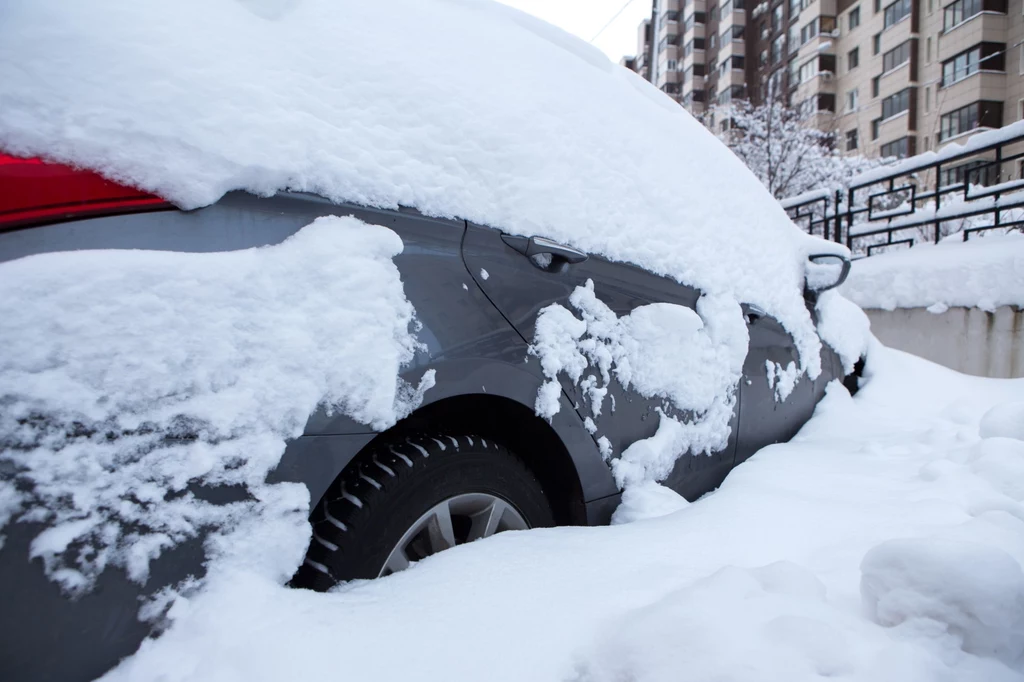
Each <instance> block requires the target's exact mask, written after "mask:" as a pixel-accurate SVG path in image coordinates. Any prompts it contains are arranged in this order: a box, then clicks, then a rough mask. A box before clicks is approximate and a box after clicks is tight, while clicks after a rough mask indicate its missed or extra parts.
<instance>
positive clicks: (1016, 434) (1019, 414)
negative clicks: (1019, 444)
mask: <svg viewBox="0 0 1024 682" xmlns="http://www.w3.org/2000/svg"><path fill="white" fill-rule="evenodd" d="M978 431H979V433H980V434H981V437H982V438H993V437H997V436H998V437H1002V438H1016V439H1017V440H1024V402H1022V403H1007V404H1005V405H997V406H995V407H993V408H992V409H991V410H989V411H988V412H986V413H985V416H984V417H982V418H981V424H979V425H978Z"/></svg>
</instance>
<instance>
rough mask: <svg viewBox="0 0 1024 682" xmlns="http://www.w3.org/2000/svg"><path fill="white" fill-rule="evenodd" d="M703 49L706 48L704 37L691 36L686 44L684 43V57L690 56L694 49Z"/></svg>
mask: <svg viewBox="0 0 1024 682" xmlns="http://www.w3.org/2000/svg"><path fill="white" fill-rule="evenodd" d="M703 49H704V39H703V38H691V39H690V40H689V41H688V42H687V43H686V45H683V56H684V57H689V56H690V55H691V54H693V51H694V50H703Z"/></svg>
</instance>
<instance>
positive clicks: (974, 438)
mask: <svg viewBox="0 0 1024 682" xmlns="http://www.w3.org/2000/svg"><path fill="white" fill-rule="evenodd" d="M868 369H869V370H870V371H869V372H867V373H866V375H865V376H866V377H867V380H866V381H865V382H864V384H863V385H862V387H861V390H860V392H859V393H858V394H857V395H856V396H855V397H851V396H850V395H849V393H847V392H846V391H845V389H843V387H842V385H840V384H839V383H838V382H833V383H831V384H830V385H829V390H828V394H827V396H826V398H825V399H824V400H823V401H822V402H821V403H819V405H818V407H817V409H816V410H815V414H814V417H813V418H812V419H811V421H810V422H808V423H807V424H806V425H805V427H804V428H803V429H802V430H801V431H800V433H799V434H798V435H797V437H796V438H794V439H793V440H792V441H790V442H788V443H784V444H778V445H773V446H770V447H768V448H765V449H764V450H762V451H761V452H759V453H757V454H756V455H754V456H753V457H752V458H751V459H749V460H747V461H746V462H744V463H743V464H742V465H741V466H739V467H738V468H737V469H735V470H734V471H733V472H732V473H730V474H729V477H728V478H727V479H726V480H725V482H724V483H723V484H722V486H721V488H719V490H718V491H716V492H715V494H714V495H708V496H705V497H704V498H702V499H700V500H698V501H697V502H694V503H693V504H691V505H689V506H688V507H687V508H686V510H685V511H683V512H680V513H675V514H669V515H666V516H662V517H660V518H653V519H649V520H647V521H645V522H643V523H630V524H621V525H615V526H612V527H607V528H579V527H574V528H569V527H566V528H552V529H538V530H531V531H528V532H509V533H500V534H499V535H497V536H495V537H493V538H488V539H486V540H483V541H480V542H474V543H470V544H468V545H461V546H459V547H456V548H455V549H453V550H450V551H447V552H442V553H440V554H437V555H435V556H432V557H429V558H428V559H426V560H424V561H421V562H418V563H417V564H416V566H415V567H413V568H412V569H411V570H408V571H404V572H402V573H398V574H396V575H393V576H389V577H388V578H385V579H383V580H377V581H366V582H359V583H355V584H350V585H347V586H345V587H344V588H342V589H339V590H336V591H334V592H331V593H328V594H312V593H309V592H307V591H304V590H289V589H286V588H284V587H282V586H280V585H277V584H274V583H273V582H272V581H270V580H268V579H267V578H265V577H262V576H253V575H252V574H251V573H248V572H246V571H245V570H244V569H243V570H236V571H233V572H232V573H230V574H228V575H222V576H220V578H219V579H218V578H214V579H212V580H211V582H210V584H209V586H208V588H207V589H205V590H204V591H203V592H201V593H200V594H198V595H196V596H195V597H193V598H191V599H189V600H187V601H185V602H183V603H180V604H179V606H180V608H174V609H172V612H173V613H172V625H171V627H170V629H169V630H167V631H166V632H165V633H164V634H163V635H162V636H161V637H160V638H159V639H155V640H150V641H148V642H146V643H145V644H144V645H143V647H142V649H141V650H140V651H139V653H138V654H137V655H135V656H133V657H130V658H128V659H126V660H125V661H124V662H123V663H122V664H121V666H120V667H119V668H118V669H117V670H115V671H114V672H112V673H111V674H110V675H108V676H107V678H106V679H107V681H108V682H119V681H121V680H124V681H130V682H146V681H147V680H154V681H155V680H159V681H160V682H207V681H209V682H220V681H221V680H233V679H245V680H251V681H253V682H260V681H264V680H265V681H266V682H279V681H280V680H283V679H289V680H291V679H322V678H330V677H331V675H335V676H336V674H337V670H338V662H339V661H343V662H344V667H345V674H346V676H347V677H348V678H350V679H354V680H404V679H423V680H452V681H457V682H461V681H466V682H469V681H474V682H475V681H477V680H488V681H489V682H522V681H523V680H530V681H531V682H533V681H537V682H565V681H566V680H577V682H582V681H584V680H586V681H588V682H605V681H609V682H610V681H614V682H620V681H622V680H632V681H634V682H666V681H674V680H680V679H686V680H701V681H703V680H721V681H729V682H751V681H753V680H756V681H761V680H770V681H772V682H774V681H776V680H779V681H785V682H820V681H821V680H822V679H823V678H826V677H827V678H828V679H841V680H843V681H844V682H909V681H913V682H954V681H955V682H982V681H983V682H1021V680H1022V679H1024V665H1022V664H1021V663H1018V664H1016V665H1008V664H1007V663H1004V662H1002V661H1000V660H999V659H997V658H992V657H989V656H979V655H975V654H972V653H968V652H965V651H964V650H963V648H962V646H961V645H962V642H961V640H960V639H959V636H958V635H954V634H951V633H950V632H949V631H948V630H949V627H948V626H946V625H944V624H942V623H939V622H937V621H932V622H931V623H932V624H931V625H929V624H928V623H929V622H928V621H925V620H924V619H919V618H912V619H910V620H909V621H907V622H905V623H904V624H903V625H900V626H894V627H890V626H883V625H880V624H878V623H876V622H875V621H873V620H871V619H869V618H868V617H867V615H866V613H865V610H864V606H863V603H862V597H861V593H860V584H861V580H862V577H863V574H862V572H861V568H860V566H861V563H862V561H863V560H864V558H865V555H867V554H868V553H869V552H870V551H871V550H872V549H873V548H876V547H878V546H880V545H882V544H883V543H885V542H886V541H889V540H894V539H900V538H927V539H932V540H934V539H936V538H938V539H941V540H943V541H946V542H953V543H971V546H978V545H982V546H984V547H985V548H987V550H986V549H983V550H980V551H979V552H978V553H973V550H972V553H971V556H976V557H980V558H981V559H982V560H983V561H985V562H986V565H989V559H991V561H992V563H991V566H995V567H996V568H995V569H994V571H993V572H994V573H995V574H996V577H997V579H998V580H1000V581H1002V582H1000V583H999V585H1002V586H1003V587H1005V588H1007V590H1004V595H1003V596H1004V598H1005V596H1006V595H1010V596H1012V595H1013V591H1012V590H1013V589H1015V588H1014V587H1013V584H1014V583H1013V578H1011V577H1009V575H1010V573H1012V572H1013V571H1012V570H1011V569H1010V568H1009V566H1008V564H1006V563H1005V562H1006V557H1005V555H1001V554H999V552H1004V553H1005V554H1008V555H1010V556H1012V557H1013V559H1014V560H1015V561H1016V562H1017V563H1018V564H1024V505H1022V504H1021V503H1019V502H1016V501H1014V500H1012V499H1010V498H1008V497H1007V496H1006V495H1004V494H1002V493H1001V492H1000V491H999V490H996V489H994V488H993V486H992V485H991V483H990V482H989V481H988V480H987V479H985V478H984V477H981V476H979V475H977V474H975V473H974V472H973V471H972V470H971V468H970V460H971V457H972V452H973V450H974V448H975V447H976V446H977V445H978V443H980V442H983V441H982V440H981V439H980V438H979V435H978V423H979V422H980V420H981V418H982V416H983V415H984V414H985V413H986V412H987V411H988V410H989V409H991V408H992V407H993V406H994V405H1000V404H1004V403H1007V402H1013V401H1020V400H1022V399H1024V380H1009V381H1007V380H992V379H981V378H977V377H968V376H964V375H961V374H957V373H955V372H952V371H950V370H947V369H945V368H943V367H939V366H938V365H934V364H932V363H928V362H926V361H923V360H921V359H919V358H915V357H914V356H911V355H908V354H905V353H900V352H898V351H892V350H889V349H886V348H884V347H877V348H876V347H873V348H872V350H871V353H870V355H869V361H868ZM988 440H989V441H990V442H995V441H997V440H999V439H988ZM1001 442H1004V443H1018V442H1019V441H1010V440H1002V441H1001ZM935 465H939V466H935ZM926 467H931V468H932V470H933V473H934V475H933V476H928V477H925V476H922V475H921V474H922V470H923V469H924V468H926ZM955 546H959V544H956V545H955ZM996 556H999V557H1000V558H998V559H997V558H995V557H996ZM986 557H988V558H986ZM885 565H886V566H888V564H885ZM908 565H909V563H908ZM939 565H940V566H941V565H944V564H942V563H940V564H939ZM991 566H990V568H985V569H984V571H981V572H979V573H978V576H977V578H975V577H974V576H973V575H968V576H966V577H965V578H963V579H964V580H966V581H970V582H967V583H966V584H964V586H963V587H962V590H963V592H964V593H965V594H968V595H971V596H972V597H971V598H972V599H973V598H975V597H977V598H979V599H981V598H983V597H985V586H984V585H983V584H982V585H977V584H975V583H976V582H977V580H978V579H979V578H981V577H982V575H983V573H984V575H988V571H990V570H993V569H991ZM1000 566H1003V567H1005V568H1006V572H1005V573H1003V572H1002V569H1001V568H999V567H1000ZM882 573H883V574H884V575H885V576H886V580H892V578H889V577H888V576H889V575H890V573H891V572H890V571H888V570H886V571H883V572H882ZM945 575H946V576H947V577H948V578H949V579H950V581H949V584H948V585H945V584H940V585H939V588H942V589H945V590H947V591H949V590H955V589H960V588H958V587H957V586H958V584H959V583H957V582H955V581H959V580H961V576H960V574H959V573H955V572H947V573H945ZM889 584H894V585H895V584H898V581H893V582H892V583H889ZM906 584H912V585H913V586H914V587H915V589H918V587H917V583H916V582H914V576H913V575H911V576H910V577H909V578H907V583H906ZM996 587H998V585H995V584H994V585H993V588H996ZM884 594H888V592H885V593H884ZM943 594H944V593H943ZM972 603H973V602H972ZM1007 608H1008V607H1007ZM975 611H976V612H977V613H978V614H981V611H980V610H977V609H975ZM993 613H995V614H996V616H997V618H998V617H1003V616H1005V615H1007V612H1006V610H1005V609H1004V610H998V609H997V610H996V611H993ZM495 614H500V618H495ZM984 617H985V618H988V617H989V613H988V612H987V611H986V612H985V615H984ZM480 623H487V624H488V627H480ZM968 623H969V624H970V625H972V626H973V624H972V623H970V622H969V621H968ZM987 625H991V623H988V624H987ZM395 651H401V652H402V655H401V656H396V655H394V652H395ZM1006 651H1008V652H1009V651H1010V649H1007V650H1006ZM522 652H528V653H529V655H522Z"/></svg>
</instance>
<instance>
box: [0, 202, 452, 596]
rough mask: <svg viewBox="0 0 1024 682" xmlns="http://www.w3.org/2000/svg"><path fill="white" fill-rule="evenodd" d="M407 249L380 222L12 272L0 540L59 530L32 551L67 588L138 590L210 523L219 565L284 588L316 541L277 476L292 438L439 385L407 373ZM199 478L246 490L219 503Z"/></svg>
mask: <svg viewBox="0 0 1024 682" xmlns="http://www.w3.org/2000/svg"><path fill="white" fill-rule="evenodd" d="M401 250H402V242H401V240H400V239H399V237H398V236H397V235H396V234H395V233H394V232H392V231H390V230H388V229H386V228H383V227H378V226H371V225H367V224H365V223H362V222H361V221H358V220H356V219H355V218H351V217H347V218H338V217H324V218H318V219H317V220H316V221H314V222H313V223H312V224H310V225H308V226H306V227H305V228H303V229H302V230H300V231H299V232H298V233H296V234H295V235H293V236H292V237H290V238H289V239H287V240H286V241H284V242H283V243H281V244H279V245H275V246H269V247H264V248H255V249H248V250H244V251H234V252H227V253H211V254H193V253H171V252H157V251H127V250H125V251H114V250H111V251H77V252H67V253H51V254H43V255H37V256H31V257H28V258H23V259H20V260H15V261H11V262H8V263H3V264H0V320H2V321H3V322H2V323H0V347H3V348H4V349H5V352H4V353H2V354H0V404H3V406H4V409H3V410H2V411H0V445H2V447H0V466H2V467H4V473H5V479H6V480H7V482H5V483H4V484H3V486H2V487H0V529H2V526H3V524H5V523H6V522H7V521H8V520H9V518H10V516H11V514H12V508H13V507H15V506H17V507H19V508H20V514H21V516H19V517H18V518H24V519H26V520H34V521H42V522H46V523H47V524H48V526H49V527H48V528H47V529H46V530H44V531H42V532H41V533H40V534H39V535H38V536H37V537H36V538H35V541H34V542H33V544H32V555H33V556H36V557H41V558H42V559H43V562H44V564H45V567H46V571H47V573H48V574H49V575H50V577H51V578H53V579H54V580H56V581H58V582H59V583H60V584H61V585H62V587H63V588H64V589H65V590H67V591H68V592H71V593H79V592H81V591H84V590H87V589H89V588H90V587H91V585H92V583H93V581H94V580H95V578H96V576H97V575H98V574H99V573H100V572H102V571H103V570H104V569H105V568H106V567H108V566H120V567H123V568H124V569H125V570H126V572H127V573H128V575H129V576H130V577H131V578H133V579H134V580H137V581H139V582H142V581H144V580H145V579H146V577H147V574H148V567H149V562H150V560H152V559H153V558H155V557H157V556H159V554H160V553H161V552H162V551H163V550H165V549H167V548H168V547H171V546H173V545H175V544H177V543H179V542H181V541H183V540H185V539H186V538H190V537H195V536H196V535H197V534H198V533H199V532H200V531H201V530H203V529H205V528H219V529H221V535H220V536H214V537H212V538H211V539H210V540H209V541H208V549H209V550H210V551H211V552H212V553H213V555H215V556H219V557H220V558H221V559H224V560H226V561H234V560H239V561H245V562H249V563H251V564H252V565H253V566H256V565H261V564H263V565H265V567H266V568H267V570H268V571H269V574H271V575H277V576H278V577H280V578H283V579H286V578H287V577H288V576H290V575H291V571H293V570H294V564H295V562H297V561H298V560H301V557H302V555H303V554H304V552H305V545H306V543H307V542H308V534H309V528H308V524H307V523H306V518H307V516H308V511H307V507H308V504H309V500H308V492H307V491H306V489H305V488H304V487H303V486H301V485H298V484H278V485H269V484H267V483H265V480H264V479H265V477H266V474H267V473H268V472H269V471H270V470H271V469H273V467H274V466H276V464H277V462H278V460H279V458H280V456H281V454H282V453H283V451H284V446H285V441H286V439H289V438H294V437H296V436H298V435H300V434H301V433H302V430H303V428H304V426H305V423H306V420H307V418H308V417H309V415H310V414H311V413H312V412H313V411H314V409H315V408H316V407H317V405H320V404H323V405H326V406H328V407H329V408H331V409H333V410H336V411H339V412H342V413H344V414H346V415H349V416H351V417H352V418H354V419H356V420H357V421H359V422H362V423H364V424H367V425H369V426H371V427H373V428H374V429H378V430H380V429H384V428H387V427H388V426H390V425H392V424H394V423H395V422H396V421H397V420H398V419H400V418H401V417H403V416H404V415H406V414H408V413H409V412H410V411H411V410H412V409H413V408H414V407H416V406H417V405H418V404H419V403H420V401H421V399H422V397H423V391H425V390H426V389H428V388H429V387H430V386H431V385H432V384H433V375H432V374H427V375H424V377H423V380H422V382H421V383H420V385H419V387H413V386H410V385H407V384H405V383H404V382H402V381H401V380H400V379H399V370H400V369H401V367H402V366H404V365H406V364H407V363H408V362H410V360H411V359H412V357H413V354H414V352H415V350H416V348H417V345H416V341H415V339H414V337H413V336H412V335H411V333H410V331H409V328H410V325H411V324H412V323H413V322H414V311H413V309H412V305H411V304H410V303H409V302H408V301H407V300H406V298H405V294H404V293H403V290H402V283H401V281H400V279H399V272H398V269H397V268H396V267H395V265H394V263H393V262H392V260H391V258H392V257H393V256H395V255H397V254H398V253H400V252H401ZM353 291H358V292H359V295H358V296H352V295H351V292H353ZM328 309H329V310H331V311H332V312H331V315H323V311H324V310H328ZM107 434H112V435H115V436H117V437H116V438H114V439H108V438H107V437H106V436H107ZM176 439H184V440H176ZM8 472H9V474H10V477H12V478H13V479H14V480H16V481H17V484H18V486H19V488H23V489H24V494H23V495H22V497H23V499H21V500H20V504H17V505H15V504H14V501H13V500H12V490H11V488H10V485H9V482H10V479H9V478H8ZM190 482H191V483H193V484H200V485H209V486H221V485H238V486H244V487H245V489H246V490H247V492H248V497H247V499H245V500H243V501H240V502H237V503H232V504H226V505H217V504H214V503H211V502H208V501H204V500H202V499H199V498H198V497H196V496H195V495H194V494H193V493H192V492H190V491H189V488H188V486H189V484H190ZM229 536H230V539H229ZM249 537H262V538H263V540H262V541H261V542H259V543H257V544H259V545H263V547H262V549H260V548H259V547H256V546H251V545H253V541H252V540H250V539H248V538H249ZM275 543H276V544H275ZM236 554H237V555H238V556H235V555H236ZM241 557H244V559H243V558H241Z"/></svg>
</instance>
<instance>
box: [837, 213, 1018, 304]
mask: <svg viewBox="0 0 1024 682" xmlns="http://www.w3.org/2000/svg"><path fill="white" fill-rule="evenodd" d="M962 238H963V237H962V235H961V234H953V235H950V236H949V237H947V238H946V239H944V240H943V241H941V242H939V243H938V244H918V245H916V246H914V248H912V249H904V250H900V251H893V252H890V253H883V254H879V255H876V256H871V257H870V258H863V259H860V260H857V261H855V262H854V263H853V268H852V269H851V271H850V277H849V279H847V280H846V283H845V284H844V285H843V286H842V288H841V292H842V294H843V296H845V297H847V298H849V299H850V300H852V301H853V302H854V303H856V304H857V305H859V306H861V307H862V308H882V309H885V310H895V309H896V308H932V309H933V310H934V311H935V312H937V313H941V312H944V311H945V310H946V308H949V307H953V306H964V307H968V308H981V309H982V310H988V311H992V310H995V309H996V308H997V307H999V306H1003V305H1017V306H1020V305H1024V234H1020V233H1019V232H1011V233H1009V234H1006V235H994V234H993V235H988V236H978V235H975V236H973V237H972V238H971V240H970V241H967V242H964V241H962Z"/></svg>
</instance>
